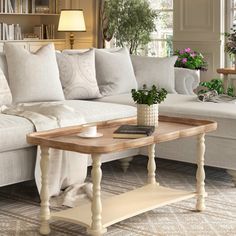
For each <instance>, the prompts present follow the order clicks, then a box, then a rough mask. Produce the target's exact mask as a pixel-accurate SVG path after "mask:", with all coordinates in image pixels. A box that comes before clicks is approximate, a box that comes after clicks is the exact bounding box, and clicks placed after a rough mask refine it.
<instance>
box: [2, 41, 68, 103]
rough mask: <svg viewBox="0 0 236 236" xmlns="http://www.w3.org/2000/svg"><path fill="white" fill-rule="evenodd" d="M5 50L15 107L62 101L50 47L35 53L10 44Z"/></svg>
mask: <svg viewBox="0 0 236 236" xmlns="http://www.w3.org/2000/svg"><path fill="white" fill-rule="evenodd" d="M4 49H5V53H6V57H7V64H8V74H9V85H10V89H11V92H12V97H13V102H14V103H19V102H36V101H38V102H40V101H56V100H64V94H63V91H62V87H61V82H60V78H59V71H58V66H57V61H56V55H55V49H54V45H53V44H48V45H46V46H43V47H42V48H40V49H39V50H38V51H37V52H36V53H31V52H29V51H28V50H26V49H24V48H22V47H19V46H18V45H15V44H12V43H6V44H5V45H4Z"/></svg>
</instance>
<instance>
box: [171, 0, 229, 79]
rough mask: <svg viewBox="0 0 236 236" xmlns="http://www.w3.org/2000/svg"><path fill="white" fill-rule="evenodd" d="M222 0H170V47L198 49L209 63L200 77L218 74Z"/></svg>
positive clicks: (205, 77) (221, 59)
mask: <svg viewBox="0 0 236 236" xmlns="http://www.w3.org/2000/svg"><path fill="white" fill-rule="evenodd" d="M223 13H224V0H174V42H173V44H174V49H175V50H176V49H183V48H186V47H190V48H192V49H194V50H197V51H200V52H201V53H202V54H203V55H204V57H205V58H206V60H207V61H208V63H209V66H208V71H207V72H204V73H203V72H201V80H203V81H206V80H210V79H212V78H214V77H219V75H218V74H217V73H216V69H217V68H220V67H223V66H224V57H223V55H224V47H223V45H224V44H223V41H222V40H223V35H222V33H223V32H224V21H223V16H224V14H223Z"/></svg>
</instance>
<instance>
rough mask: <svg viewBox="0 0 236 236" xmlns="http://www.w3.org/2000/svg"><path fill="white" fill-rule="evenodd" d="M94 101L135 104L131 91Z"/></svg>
mask: <svg viewBox="0 0 236 236" xmlns="http://www.w3.org/2000/svg"><path fill="white" fill-rule="evenodd" d="M93 101H97V102H108V103H116V104H123V105H129V106H135V103H134V101H133V98H132V95H131V93H124V94H118V95H113V96H107V97H102V98H98V99H96V100H93Z"/></svg>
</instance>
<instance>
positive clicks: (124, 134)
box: [113, 125, 155, 138]
mask: <svg viewBox="0 0 236 236" xmlns="http://www.w3.org/2000/svg"><path fill="white" fill-rule="evenodd" d="M154 130H155V127H154V126H141V125H121V126H120V127H119V128H118V129H117V130H115V131H114V133H113V138H142V137H147V136H150V135H152V133H153V132H154Z"/></svg>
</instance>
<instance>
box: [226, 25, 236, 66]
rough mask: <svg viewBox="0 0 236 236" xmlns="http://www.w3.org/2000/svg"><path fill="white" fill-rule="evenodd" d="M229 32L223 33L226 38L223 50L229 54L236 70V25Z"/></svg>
mask: <svg viewBox="0 0 236 236" xmlns="http://www.w3.org/2000/svg"><path fill="white" fill-rule="evenodd" d="M230 31H231V32H230V33H225V37H226V39H227V41H226V43H225V51H226V52H227V53H228V54H229V56H230V58H231V60H232V61H234V69H235V70H236V25H235V24H234V25H233V27H232V28H231V29H230Z"/></svg>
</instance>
